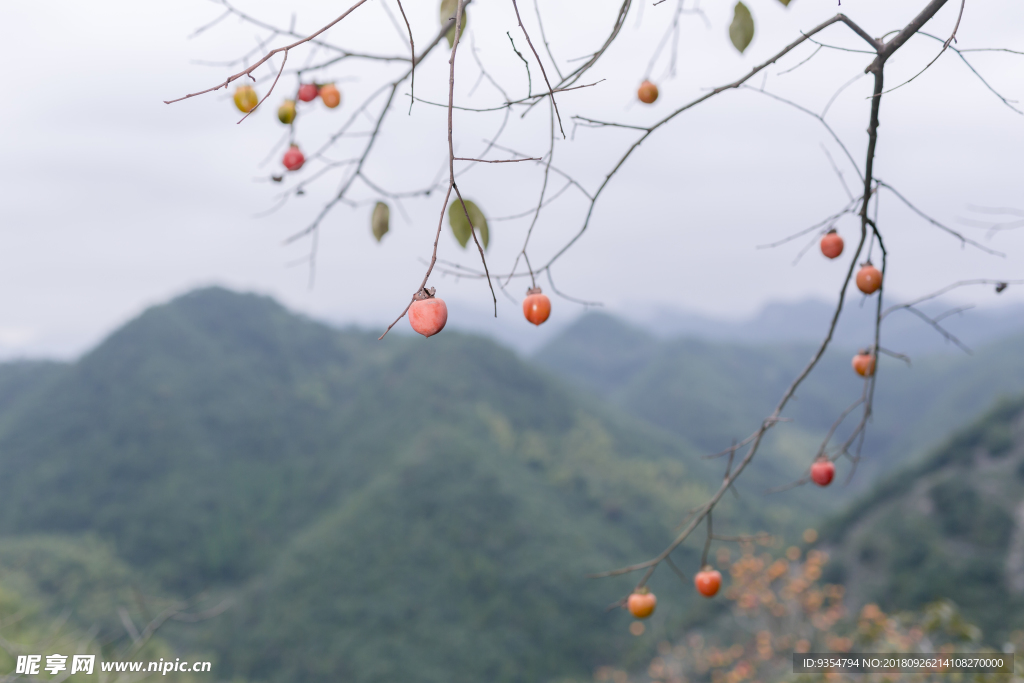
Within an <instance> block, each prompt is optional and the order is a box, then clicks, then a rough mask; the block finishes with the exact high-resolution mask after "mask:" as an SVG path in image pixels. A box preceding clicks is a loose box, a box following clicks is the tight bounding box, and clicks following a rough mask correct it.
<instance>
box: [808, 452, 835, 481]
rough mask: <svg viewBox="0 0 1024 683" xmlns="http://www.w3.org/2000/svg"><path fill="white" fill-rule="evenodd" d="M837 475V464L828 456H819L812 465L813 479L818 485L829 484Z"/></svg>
mask: <svg viewBox="0 0 1024 683" xmlns="http://www.w3.org/2000/svg"><path fill="white" fill-rule="evenodd" d="M835 476H836V466H835V465H834V464H833V463H832V461H831V460H829V459H828V458H819V459H818V460H815V461H814V464H813V465H811V481H813V482H814V483H815V484H817V485H818V486H828V485H829V484H831V483H832V478H833V477H835Z"/></svg>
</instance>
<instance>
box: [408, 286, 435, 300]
mask: <svg viewBox="0 0 1024 683" xmlns="http://www.w3.org/2000/svg"><path fill="white" fill-rule="evenodd" d="M436 291H437V288H435V287H431V288H430V289H427V288H426V287H424V288H423V289H421V290H420V291H418V292H416V293H415V294H414V295H413V297H412V298H413V299H415V300H416V301H423V300H424V299H433V298H434V292H436Z"/></svg>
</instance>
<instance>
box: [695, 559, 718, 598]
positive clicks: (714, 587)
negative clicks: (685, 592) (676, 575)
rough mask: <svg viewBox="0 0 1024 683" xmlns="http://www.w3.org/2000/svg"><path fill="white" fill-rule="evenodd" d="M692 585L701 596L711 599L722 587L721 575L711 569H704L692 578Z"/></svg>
mask: <svg viewBox="0 0 1024 683" xmlns="http://www.w3.org/2000/svg"><path fill="white" fill-rule="evenodd" d="M693 585H694V586H696V587H697V592H698V593H700V594H701V595H703V596H705V597H708V598H713V597H714V596H715V594H716V593H718V589H719V588H721V587H722V573H721V572H720V571H718V570H717V569H712V568H711V567H704V569H701V570H700V571H699V572H697V575H696V576H694V577H693Z"/></svg>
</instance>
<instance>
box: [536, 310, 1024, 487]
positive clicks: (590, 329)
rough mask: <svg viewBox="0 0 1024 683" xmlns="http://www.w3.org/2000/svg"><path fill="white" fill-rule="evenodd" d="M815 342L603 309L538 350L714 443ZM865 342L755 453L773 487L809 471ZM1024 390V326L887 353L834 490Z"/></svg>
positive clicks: (825, 373)
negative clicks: (952, 345)
mask: <svg viewBox="0 0 1024 683" xmlns="http://www.w3.org/2000/svg"><path fill="white" fill-rule="evenodd" d="M882 342H883V344H884V343H885V338H884V336H883V339H882ZM813 351H814V348H813V347H812V346H809V345H805V344H777V345H764V346H751V345H743V344H730V343H724V342H707V341H701V340H696V339H685V338H682V339H676V340H669V341H661V340H656V339H654V338H653V337H650V336H649V335H646V334H645V333H643V332H641V331H639V330H637V329H634V328H631V327H629V326H627V325H626V324H625V323H623V322H621V321H619V320H617V319H615V318H611V317H609V316H606V315H602V314H591V315H588V316H585V317H583V318H581V319H580V321H579V322H578V323H577V324H576V325H575V326H573V327H572V328H570V329H569V330H567V331H566V332H565V333H564V334H562V335H561V336H560V337H558V338H556V339H555V340H553V341H552V342H551V343H550V344H549V345H548V346H546V347H545V348H543V349H541V350H540V351H539V352H538V353H537V355H536V357H535V359H536V360H537V362H538V363H540V364H541V365H542V366H544V367H547V368H548V369H550V370H551V371H552V372H555V373H556V374H559V375H561V376H563V377H565V378H566V379H568V380H569V381H571V382H573V383H574V384H576V385H578V386H581V387H585V388H587V389H589V390H591V391H594V392H596V393H599V394H601V395H603V396H605V397H607V398H608V399H609V400H610V401H611V402H612V403H614V404H615V405H618V406H620V407H621V408H622V409H623V410H624V411H626V412H629V413H631V414H633V415H635V416H637V417H640V418H642V419H645V420H648V421H650V422H652V423H653V424H656V425H657V426H659V427H662V428H663V429H665V430H667V431H670V432H673V433H675V434H677V435H679V436H682V437H683V438H685V439H687V440H688V441H690V442H691V443H693V444H695V445H696V446H697V447H698V448H700V449H702V450H704V451H705V452H709V453H710V452H716V451H719V450H721V449H722V448H726V447H728V445H729V443H730V442H731V440H732V439H733V438H737V439H742V438H743V437H745V436H746V435H747V434H749V433H750V432H752V431H753V430H754V429H756V427H757V426H758V425H759V424H760V422H761V420H762V419H764V417H766V416H767V415H769V414H770V413H771V411H772V409H773V408H774V406H775V404H776V403H777V401H778V399H779V397H780V396H781V395H782V393H783V391H784V390H785V389H786V387H787V386H788V385H789V383H790V382H791V381H792V380H793V378H794V377H795V376H796V375H797V374H798V373H799V371H800V370H801V369H802V368H803V367H804V365H805V364H806V363H807V361H808V360H809V359H810V357H811V355H812V353H813ZM854 352H855V349H844V348H832V349H830V350H829V351H828V352H827V353H826V355H825V357H824V358H823V359H822V361H821V363H820V364H819V366H818V368H817V369H816V370H815V372H814V373H813V374H812V375H811V376H810V377H809V378H808V379H807V381H806V382H805V383H804V385H803V386H802V387H801V388H800V389H799V390H798V392H797V394H796V397H795V400H794V401H793V402H791V404H790V406H789V407H788V408H787V410H786V411H785V413H784V416H786V417H789V418H791V419H792V420H793V422H791V423H785V424H780V425H778V426H777V427H775V428H774V429H773V430H772V433H771V434H770V437H769V438H768V439H767V441H766V444H765V449H764V454H763V456H762V457H759V459H758V460H756V461H755V468H757V470H758V471H759V472H761V473H762V475H763V476H764V477H765V478H767V479H774V483H773V484H771V485H776V484H784V483H786V482H787V481H790V480H792V479H793V478H795V477H798V476H799V474H800V473H801V472H802V471H804V470H805V469H806V467H807V465H808V463H809V461H810V459H811V458H813V456H814V454H815V453H816V451H817V448H818V446H819V444H820V440H821V438H823V436H824V434H825V433H826V432H827V430H828V428H829V427H830V426H831V424H832V422H833V421H834V420H835V418H836V417H837V416H838V415H839V414H840V413H841V412H842V411H843V410H844V409H845V408H846V407H847V406H848V405H850V404H852V403H853V402H854V401H855V400H856V399H857V398H859V397H860V395H861V387H862V380H861V379H860V378H859V377H857V376H856V375H855V374H854V373H853V372H852V371H851V369H850V358H851V357H852V355H853V353H854ZM1021 392H1024V338H1021V337H1020V336H1017V337H1009V338H1006V339H1003V340H1001V341H998V342H995V343H993V344H991V345H989V346H985V347H982V348H980V349H978V350H977V351H976V352H975V353H974V354H973V355H970V356H968V355H965V354H944V355H937V356H925V357H921V358H914V359H912V365H910V366H909V367H908V366H906V365H905V364H904V363H902V362H901V361H898V360H895V359H892V358H889V357H885V356H883V357H882V358H881V359H880V361H879V376H878V382H877V388H876V394H875V411H874V415H873V418H872V422H871V424H870V425H869V429H868V432H867V439H866V441H865V444H864V449H863V453H864V459H863V460H862V463H861V466H860V469H859V474H858V476H857V478H855V479H854V481H853V485H852V486H850V487H849V488H845V487H843V488H839V489H836V492H835V493H831V491H830V498H831V500H832V501H833V502H835V503H838V502H840V501H842V500H846V499H848V497H849V495H850V494H851V493H856V492H859V491H863V490H864V488H865V486H866V485H868V484H870V483H871V482H872V481H874V479H875V478H876V477H877V476H879V475H880V474H881V473H883V472H886V471H890V470H891V469H892V468H893V467H895V466H898V465H899V464H901V463H905V462H908V461H909V460H911V459H913V458H914V457H918V456H921V455H923V453H925V452H926V451H927V450H928V449H929V448H932V447H934V446H936V445H938V443H940V441H941V439H943V438H945V436H946V435H948V434H949V433H950V431H952V430H953V429H956V428H958V427H962V426H965V425H967V424H969V423H970V421H971V420H973V419H975V418H977V417H978V416H979V415H980V414H981V413H982V411H984V410H985V409H986V407H987V406H989V405H990V404H991V402H992V401H993V400H994V399H995V398H996V397H998V396H1000V395H1016V394H1018V393H1021ZM852 422H855V421H853V420H851V423H852ZM839 434H840V436H842V430H840V432H839ZM840 474H841V475H842V472H840ZM796 496H797V498H802V497H803V496H804V494H802V493H798V494H796Z"/></svg>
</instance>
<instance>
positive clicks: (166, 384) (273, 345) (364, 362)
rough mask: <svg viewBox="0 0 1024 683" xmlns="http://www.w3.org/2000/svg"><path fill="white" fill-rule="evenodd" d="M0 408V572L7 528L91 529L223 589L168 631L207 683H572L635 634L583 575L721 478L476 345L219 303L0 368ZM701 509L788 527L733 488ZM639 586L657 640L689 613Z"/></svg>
mask: <svg viewBox="0 0 1024 683" xmlns="http://www.w3.org/2000/svg"><path fill="white" fill-rule="evenodd" d="M16 386H17V387H19V388H17V390H15V387H16ZM5 387H7V389H6V390H5ZM5 391H6V393H5ZM14 394H17V399H16V400H12V401H11V402H10V408H9V409H7V410H3V411H2V412H0V534H2V535H3V536H4V537H6V539H7V540H4V539H2V538H0V566H2V563H3V558H4V547H5V544H8V543H16V542H21V541H20V540H19V539H24V538H25V537H26V536H27V535H36V536H38V535H41V534H46V535H48V536H50V537H52V536H53V535H54V534H60V535H62V537H63V538H68V539H72V540H74V539H81V538H85V537H86V536H95V537H96V538H98V539H100V540H101V541H102V543H104V544H106V545H105V546H104V547H108V548H111V549H114V551H115V552H116V557H115V558H114V559H113V560H111V561H112V562H115V561H116V563H123V564H124V565H125V566H127V567H129V568H130V570H131V572H133V573H134V575H136V576H139V577H142V578H143V579H144V580H145V581H147V582H149V583H151V584H152V585H153V586H154V590H159V591H162V592H164V593H166V594H172V595H174V594H176V595H178V596H180V597H184V596H187V595H192V594H194V593H195V592H196V591H199V590H202V589H207V590H209V591H210V592H211V596H213V597H214V598H217V599H219V598H221V597H227V598H230V599H232V600H233V601H234V605H235V606H234V607H233V608H232V610H230V611H229V612H228V613H226V614H225V615H223V616H222V617H219V618H218V620H216V621H215V622H212V623H210V624H208V625H198V626H196V628H197V629H199V631H198V633H199V634H201V635H200V636H197V635H196V633H197V632H196V631H191V632H185V631H183V630H175V629H172V630H171V631H169V632H168V633H169V634H168V636H167V637H168V638H169V639H171V640H172V642H175V643H178V644H179V646H182V647H183V646H184V645H183V644H188V645H189V646H190V648H191V646H196V647H197V648H199V649H203V650H206V649H213V650H215V657H216V659H217V661H218V665H217V666H218V669H217V671H218V677H220V678H223V679H225V680H226V679H232V678H233V677H238V678H239V679H244V680H254V681H259V680H292V681H297V682H302V681H313V680H322V679H323V678H325V677H327V678H332V679H342V680H346V681H354V682H356V683H358V682H360V681H378V680H384V679H386V680H400V679H411V680H417V681H425V682H428V683H429V682H432V681H439V682H440V681H445V682H446V683H452V682H454V683H459V682H462V681H466V682H469V681H474V682H475V681H479V680H489V681H543V680H553V679H557V678H560V677H566V676H578V677H589V676H590V672H591V671H592V667H593V666H595V665H598V664H601V663H608V662H613V661H615V660H616V659H617V658H618V657H620V656H621V655H622V653H623V652H625V651H626V649H627V648H628V647H630V646H633V643H634V641H633V640H632V637H631V636H628V635H627V632H626V630H625V624H626V623H628V619H627V617H626V615H625V614H623V613H622V612H621V611H615V612H612V613H606V612H605V607H606V605H607V604H608V603H609V602H611V601H613V600H615V599H617V598H619V597H621V596H622V595H624V594H625V593H626V592H627V591H628V588H629V586H631V585H632V577H620V578H618V579H608V580H602V581H594V580H588V579H585V578H584V576H585V575H586V574H587V573H589V572H594V571H600V570H604V569H609V568H614V567H617V566H621V565H624V564H627V563H630V562H634V561H637V560H640V559H645V558H648V557H650V556H651V555H652V554H654V553H656V552H658V551H659V550H661V549H662V548H663V547H664V545H665V543H666V542H667V541H668V539H670V538H671V535H672V533H673V527H674V525H675V524H676V523H677V522H678V521H679V520H680V519H681V518H682V517H683V516H684V515H685V514H686V512H687V511H688V510H689V509H690V508H692V507H693V506H695V505H697V504H698V503H700V502H703V500H704V499H705V498H706V496H707V495H708V492H709V490H710V487H712V486H716V485H717V482H718V481H719V477H720V472H719V471H718V467H716V466H712V465H710V464H709V463H706V462H703V461H701V460H699V459H698V458H696V454H697V451H696V450H695V448H694V447H693V446H692V445H690V444H689V443H687V442H686V441H685V440H684V439H681V438H679V437H676V436H673V435H671V434H669V433H668V432H665V431H663V430H660V429H658V428H656V427H654V426H651V425H649V424H647V423H645V422H643V421H641V420H637V419H635V418H632V417H629V416H628V415H623V414H621V413H620V411H616V410H614V409H608V408H607V407H605V406H604V405H603V404H602V402H600V401H599V400H598V399H596V398H589V397H586V396H585V395H584V394H583V393H581V392H578V391H575V390H572V389H570V388H568V387H567V386H566V385H564V384H563V383H562V382H560V381H558V380H555V379H553V378H551V377H549V376H548V375H546V374H545V373H543V372H541V371H540V370H538V369H536V368H534V367H531V366H530V365H528V364H527V363H525V362H523V361H522V360H520V359H518V358H517V357H516V356H515V355H514V354H512V353H510V352H508V351H506V350H504V349H502V348H500V347H498V346H496V345H495V344H493V343H490V342H487V341H485V340H481V339H479V338H473V337H467V336H463V335H460V334H458V333H454V332H453V333H446V334H444V335H442V336H440V337H436V338H431V339H423V338H420V337H416V338H413V337H401V336H396V337H393V338H392V337H389V338H388V339H387V340H386V341H385V342H377V341H376V334H367V333H364V332H359V331H357V330H342V331H339V330H337V329H333V328H330V327H328V326H325V325H322V324H320V323H316V322H314V321H311V320H309V319H306V318H302V317H301V316H296V315H294V314H292V313H290V312H288V311H287V310H285V309H284V308H282V307H281V306H279V305H278V304H276V303H275V302H273V301H271V300H269V299H266V298H263V297H258V296H252V295H240V294H235V293H232V292H229V291H226V290H223V289H207V290H200V291H197V292H193V293H191V294H188V295H186V296H183V297H181V298H179V299H176V300H174V301H172V302H171V303H169V304H166V305H163V306H158V307H155V308H153V309H150V310H148V311H147V312H145V313H144V314H142V315H141V316H140V317H138V318H137V319H135V320H133V321H132V322H130V323H128V324H127V325H126V326H124V327H123V328H121V329H120V330H118V331H116V332H115V333H114V334H112V335H111V336H110V337H109V338H108V339H107V340H106V341H104V342H103V343H102V344H100V345H99V346H98V347H97V348H96V349H94V350H93V351H92V352H90V353H88V354H87V355H85V356H84V357H82V358H81V359H80V360H78V361H76V362H74V363H71V364H67V365H55V366H45V367H44V366H39V367H35V368H32V367H29V366H19V367H11V368H7V367H4V366H0V402H2V401H3V400H4V398H3V397H4V396H5V395H7V396H13V395H14ZM715 519H716V522H719V521H720V522H721V525H722V527H721V528H725V529H729V528H732V529H735V530H737V531H740V532H743V531H756V530H759V529H762V528H773V529H776V528H792V527H793V525H794V524H798V523H801V522H798V521H796V516H795V514H794V512H793V510H792V509H791V508H789V507H786V506H784V505H778V506H774V507H772V506H765V505H754V504H752V501H751V500H749V499H741V500H739V501H733V500H732V499H731V498H730V500H729V501H728V502H727V503H726V504H725V505H723V507H722V508H721V510H720V514H719V515H716V518H715ZM787 524H788V525H789V527H787V526H786V525H787ZM716 528H718V527H717V526H716ZM695 545H696V544H695ZM62 547H64V546H62ZM67 547H69V548H70V547H71V546H67ZM12 552H13V550H12ZM61 552H64V551H63V550H62V551H61ZM68 552H72V551H70V550H69V551H68ZM83 552H84V551H83ZM697 553H699V548H696V547H687V548H684V549H680V551H679V552H678V553H677V560H678V563H680V564H681V566H683V567H687V568H689V569H692V568H693V567H694V566H695V565H696V564H697V563H698V557H697ZM33 557H36V555H33ZM653 586H654V588H655V590H656V591H658V593H659V595H660V596H662V601H663V602H662V606H660V607H659V612H658V614H657V615H656V618H655V619H654V620H653V621H652V624H651V627H652V628H666V627H668V626H670V625H671V624H673V623H680V622H681V621H683V620H685V619H689V618H693V617H694V615H699V614H700V613H701V610H707V609H710V608H709V607H708V606H706V605H702V606H699V607H696V608H694V605H695V601H694V598H693V591H692V587H691V586H688V585H686V584H683V583H681V582H679V581H678V579H677V578H676V577H674V576H673V575H672V574H670V573H666V572H659V573H658V574H657V575H656V576H655V577H654V583H653ZM66 599H67V600H69V601H70V602H72V603H73V604H78V603H79V602H80V601H81V599H83V598H82V596H80V595H73V596H66ZM172 636H173V638H172Z"/></svg>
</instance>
